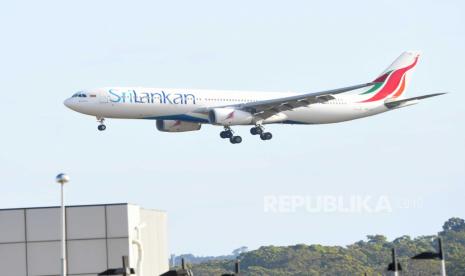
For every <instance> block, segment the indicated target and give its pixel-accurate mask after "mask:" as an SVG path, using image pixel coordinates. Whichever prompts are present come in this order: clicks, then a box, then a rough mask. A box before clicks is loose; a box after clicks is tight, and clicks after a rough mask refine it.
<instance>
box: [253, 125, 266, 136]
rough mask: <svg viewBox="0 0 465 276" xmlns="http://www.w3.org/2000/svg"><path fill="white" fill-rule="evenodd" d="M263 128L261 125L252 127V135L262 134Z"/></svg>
mask: <svg viewBox="0 0 465 276" xmlns="http://www.w3.org/2000/svg"><path fill="white" fill-rule="evenodd" d="M262 133H263V129H262V128H261V127H260V126H256V127H253V128H251V129H250V134H252V135H257V134H262Z"/></svg>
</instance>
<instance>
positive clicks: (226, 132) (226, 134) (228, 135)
mask: <svg viewBox="0 0 465 276" xmlns="http://www.w3.org/2000/svg"><path fill="white" fill-rule="evenodd" d="M220 137H221V138H223V139H225V138H228V139H229V138H231V137H233V132H232V130H231V129H229V128H225V130H223V131H222V132H220Z"/></svg>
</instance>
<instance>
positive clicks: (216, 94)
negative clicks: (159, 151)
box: [65, 87, 389, 124]
mask: <svg viewBox="0 0 465 276" xmlns="http://www.w3.org/2000/svg"><path fill="white" fill-rule="evenodd" d="M293 95H298V94H297V93H290V92H284V93H283V92H256V91H224V90H223V91H222V90H198V89H164V88H141V87H123V88H122V87H116V88H101V89H92V90H84V91H81V92H78V93H76V94H75V95H73V97H70V98H68V99H66V100H65V105H66V106H67V107H69V108H71V109H73V110H75V111H77V112H80V113H83V114H87V115H92V116H96V117H97V118H121V119H157V120H181V121H188V122H198V123H209V121H208V116H207V115H205V114H200V113H198V112H195V111H196V110H199V109H201V108H212V107H224V106H229V105H238V104H244V103H250V102H255V101H263V100H269V99H276V98H283V97H289V96H293ZM362 99H363V97H361V96H360V95H354V94H339V95H335V99H334V100H331V101H328V102H325V103H317V104H311V105H309V106H305V107H299V108H296V109H293V110H290V111H283V112H282V113H281V116H280V118H279V120H277V121H276V120H274V121H272V123H288V124H326V123H337V122H342V121H348V120H353V119H358V118H363V117H367V116H371V115H375V114H378V113H382V112H385V111H388V110H389V109H388V108H386V106H385V105H384V101H383V100H380V101H375V102H361V101H362ZM264 123H267V122H266V121H264Z"/></svg>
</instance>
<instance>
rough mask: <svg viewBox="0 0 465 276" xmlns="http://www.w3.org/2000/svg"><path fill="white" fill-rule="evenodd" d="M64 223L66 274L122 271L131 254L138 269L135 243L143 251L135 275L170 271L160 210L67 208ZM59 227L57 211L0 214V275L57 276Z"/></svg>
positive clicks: (123, 206) (118, 206)
mask: <svg viewBox="0 0 465 276" xmlns="http://www.w3.org/2000/svg"><path fill="white" fill-rule="evenodd" d="M66 221H67V228H66V233H67V255H68V273H69V275H70V276H77V275H80V276H90V275H96V274H97V273H99V272H102V271H104V270H106V269H108V268H116V267H121V258H122V256H123V255H127V256H129V260H130V265H131V267H134V268H136V267H137V265H138V263H139V254H140V252H141V251H140V250H139V246H138V244H139V245H142V249H143V251H142V253H143V254H142V257H143V259H142V263H139V267H140V268H141V269H142V271H143V272H144V274H138V275H139V276H146V275H147V276H152V275H159V274H161V273H163V272H165V271H166V270H168V254H167V241H166V240H167V239H166V214H165V213H164V212H160V211H153V210H145V209H141V208H140V207H138V206H136V205H129V204H111V205H89V206H69V207H66ZM59 225H60V215H59V208H56V207H49V208H27V209H5V210H0V269H1V275H8V276H49V275H58V274H59V273H60V226H59ZM141 225H142V226H144V225H145V227H142V228H140V232H139V233H140V234H139V235H137V231H136V230H135V228H136V226H141ZM138 236H140V238H138ZM133 240H136V242H134V241H133ZM137 240H140V242H139V243H138V242H137ZM154 252H156V253H154Z"/></svg>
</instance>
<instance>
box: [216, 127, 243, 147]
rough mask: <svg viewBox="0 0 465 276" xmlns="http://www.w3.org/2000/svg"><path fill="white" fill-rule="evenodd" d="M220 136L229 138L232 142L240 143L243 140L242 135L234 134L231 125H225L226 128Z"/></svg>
mask: <svg viewBox="0 0 465 276" xmlns="http://www.w3.org/2000/svg"><path fill="white" fill-rule="evenodd" d="M220 137H221V138H223V139H229V141H230V142H231V144H240V143H241V142H242V137H241V136H234V131H233V130H232V129H231V128H230V127H226V126H225V127H224V130H223V131H222V132H220Z"/></svg>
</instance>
